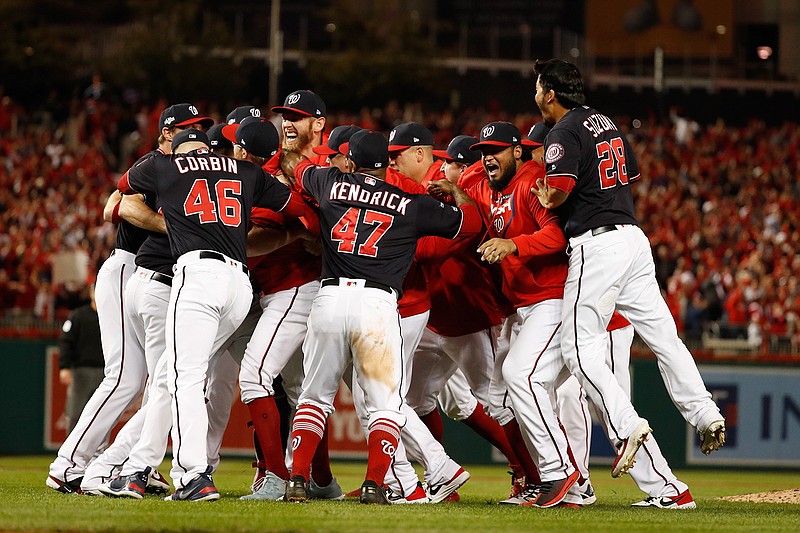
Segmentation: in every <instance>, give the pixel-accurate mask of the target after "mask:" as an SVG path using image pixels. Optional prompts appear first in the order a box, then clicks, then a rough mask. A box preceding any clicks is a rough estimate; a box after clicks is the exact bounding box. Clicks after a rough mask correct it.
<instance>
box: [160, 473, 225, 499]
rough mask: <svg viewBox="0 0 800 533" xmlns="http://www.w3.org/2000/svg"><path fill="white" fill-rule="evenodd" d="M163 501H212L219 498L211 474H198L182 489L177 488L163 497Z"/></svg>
mask: <svg viewBox="0 0 800 533" xmlns="http://www.w3.org/2000/svg"><path fill="white" fill-rule="evenodd" d="M164 500H165V501H172V502H176V501H189V502H212V501H216V500H219V491H218V490H217V487H215V486H214V480H213V479H211V474H206V473H203V474H200V475H199V476H197V477H196V478H194V479H193V480H191V481H190V482H189V483H188V484H187V485H186V486H185V487H183V488H182V489H177V490H176V491H175V492H173V493H172V494H170V495H169V496H167V497H166V498H164Z"/></svg>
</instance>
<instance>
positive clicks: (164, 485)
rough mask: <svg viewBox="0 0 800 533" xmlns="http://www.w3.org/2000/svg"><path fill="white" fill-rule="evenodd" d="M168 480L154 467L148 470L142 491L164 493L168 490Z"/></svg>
mask: <svg viewBox="0 0 800 533" xmlns="http://www.w3.org/2000/svg"><path fill="white" fill-rule="evenodd" d="M169 488H170V487H169V481H167V478H165V477H164V476H163V475H162V474H161V472H159V471H158V470H156V469H152V470H150V476H149V477H148V478H147V486H146V487H145V488H144V491H145V492H146V493H147V494H166V493H168V492H169Z"/></svg>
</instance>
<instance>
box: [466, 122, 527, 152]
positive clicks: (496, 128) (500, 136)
mask: <svg viewBox="0 0 800 533" xmlns="http://www.w3.org/2000/svg"><path fill="white" fill-rule="evenodd" d="M518 144H524V145H525V146H533V143H532V142H531V141H529V140H528V139H523V138H522V135H520V133H519V128H517V127H516V126H515V125H513V124H512V123H510V122H490V123H488V124H487V125H485V126H484V127H483V128H481V136H480V141H479V142H477V143H475V144H473V145H472V146H471V147H470V150H480V149H481V148H484V147H488V146H498V147H508V146H517V145H518Z"/></svg>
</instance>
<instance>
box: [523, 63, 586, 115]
mask: <svg viewBox="0 0 800 533" xmlns="http://www.w3.org/2000/svg"><path fill="white" fill-rule="evenodd" d="M533 71H534V72H535V73H536V75H537V79H538V82H539V83H540V84H541V85H542V89H544V90H545V91H550V90H552V91H553V92H554V93H555V95H556V98H558V103H559V104H561V105H562V106H564V107H565V108H567V109H573V108H576V107H579V106H582V105H583V104H584V103H585V102H586V97H585V96H584V94H583V78H581V73H580V71H579V70H578V67H576V66H575V65H573V64H572V63H569V62H567V61H563V60H561V59H548V60H546V61H542V60H540V59H537V60H536V63H535V64H534V66H533Z"/></svg>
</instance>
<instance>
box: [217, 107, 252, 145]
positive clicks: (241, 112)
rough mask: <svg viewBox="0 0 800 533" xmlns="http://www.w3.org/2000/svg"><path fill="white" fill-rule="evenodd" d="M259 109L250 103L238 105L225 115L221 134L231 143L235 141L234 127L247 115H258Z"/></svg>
mask: <svg viewBox="0 0 800 533" xmlns="http://www.w3.org/2000/svg"><path fill="white" fill-rule="evenodd" d="M260 116H261V110H260V109H258V108H257V107H254V106H251V105H240V106H239V107H237V108H236V109H234V110H233V111H231V112H230V113H228V116H227V117H225V126H223V128H222V134H223V135H224V136H225V138H226V139H228V140H229V141H231V142H232V143H235V142H236V128H238V127H239V124H240V123H241V122H242V121H243V120H244V119H246V118H247V117H260Z"/></svg>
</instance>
